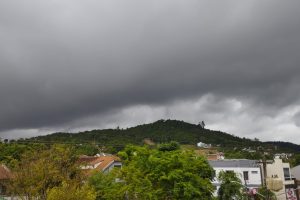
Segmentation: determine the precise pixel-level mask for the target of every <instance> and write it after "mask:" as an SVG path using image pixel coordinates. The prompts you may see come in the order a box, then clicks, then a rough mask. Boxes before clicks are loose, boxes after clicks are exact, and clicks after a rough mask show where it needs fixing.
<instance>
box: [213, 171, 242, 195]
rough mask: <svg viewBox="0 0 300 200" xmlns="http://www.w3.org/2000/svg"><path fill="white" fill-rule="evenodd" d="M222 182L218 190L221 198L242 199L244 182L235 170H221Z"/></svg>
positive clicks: (220, 179) (220, 180)
mask: <svg viewBox="0 0 300 200" xmlns="http://www.w3.org/2000/svg"><path fill="white" fill-rule="evenodd" d="M218 180H219V182H220V183H221V185H220V188H219V190H218V199H219V200H232V199H242V187H243V185H242V183H241V181H240V179H239V178H238V177H237V175H236V174H235V173H234V172H233V171H226V172H224V171H221V172H220V173H219V176H218Z"/></svg>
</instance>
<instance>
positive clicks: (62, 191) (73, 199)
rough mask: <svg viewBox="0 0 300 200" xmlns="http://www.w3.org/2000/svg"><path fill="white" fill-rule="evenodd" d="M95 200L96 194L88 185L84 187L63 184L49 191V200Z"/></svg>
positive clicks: (71, 183)
mask: <svg viewBox="0 0 300 200" xmlns="http://www.w3.org/2000/svg"><path fill="white" fill-rule="evenodd" d="M58 199H63V200H78V199H80V200H95V199H96V192H95V191H94V189H93V188H92V187H91V186H89V185H88V184H85V185H83V186H82V187H81V186H80V185H78V184H76V183H75V184H74V183H73V182H70V183H66V182H63V183H62V185H61V186H58V187H54V188H52V189H50V190H49V191H48V196H47V200H58Z"/></svg>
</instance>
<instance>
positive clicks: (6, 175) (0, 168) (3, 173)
mask: <svg viewBox="0 0 300 200" xmlns="http://www.w3.org/2000/svg"><path fill="white" fill-rule="evenodd" d="M11 177H12V174H11V172H10V170H9V169H8V168H7V167H6V166H5V165H3V164H0V180H5V179H10V178H11Z"/></svg>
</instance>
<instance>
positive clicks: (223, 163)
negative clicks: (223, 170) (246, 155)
mask: <svg viewBox="0 0 300 200" xmlns="http://www.w3.org/2000/svg"><path fill="white" fill-rule="evenodd" d="M208 162H209V164H210V165H211V166H212V167H238V168H243V167H258V166H259V164H257V160H247V159H224V160H209V161H208Z"/></svg>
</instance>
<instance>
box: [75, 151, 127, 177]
mask: <svg viewBox="0 0 300 200" xmlns="http://www.w3.org/2000/svg"><path fill="white" fill-rule="evenodd" d="M78 163H79V165H80V168H81V169H82V170H84V171H85V173H86V174H87V175H90V173H92V171H95V170H96V171H99V172H100V171H101V172H103V173H108V172H109V171H111V170H112V169H113V168H121V167H122V163H121V160H120V158H118V157H117V156H114V155H110V154H102V155H99V154H98V155H96V156H86V155H82V156H80V157H79V160H78Z"/></svg>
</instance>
